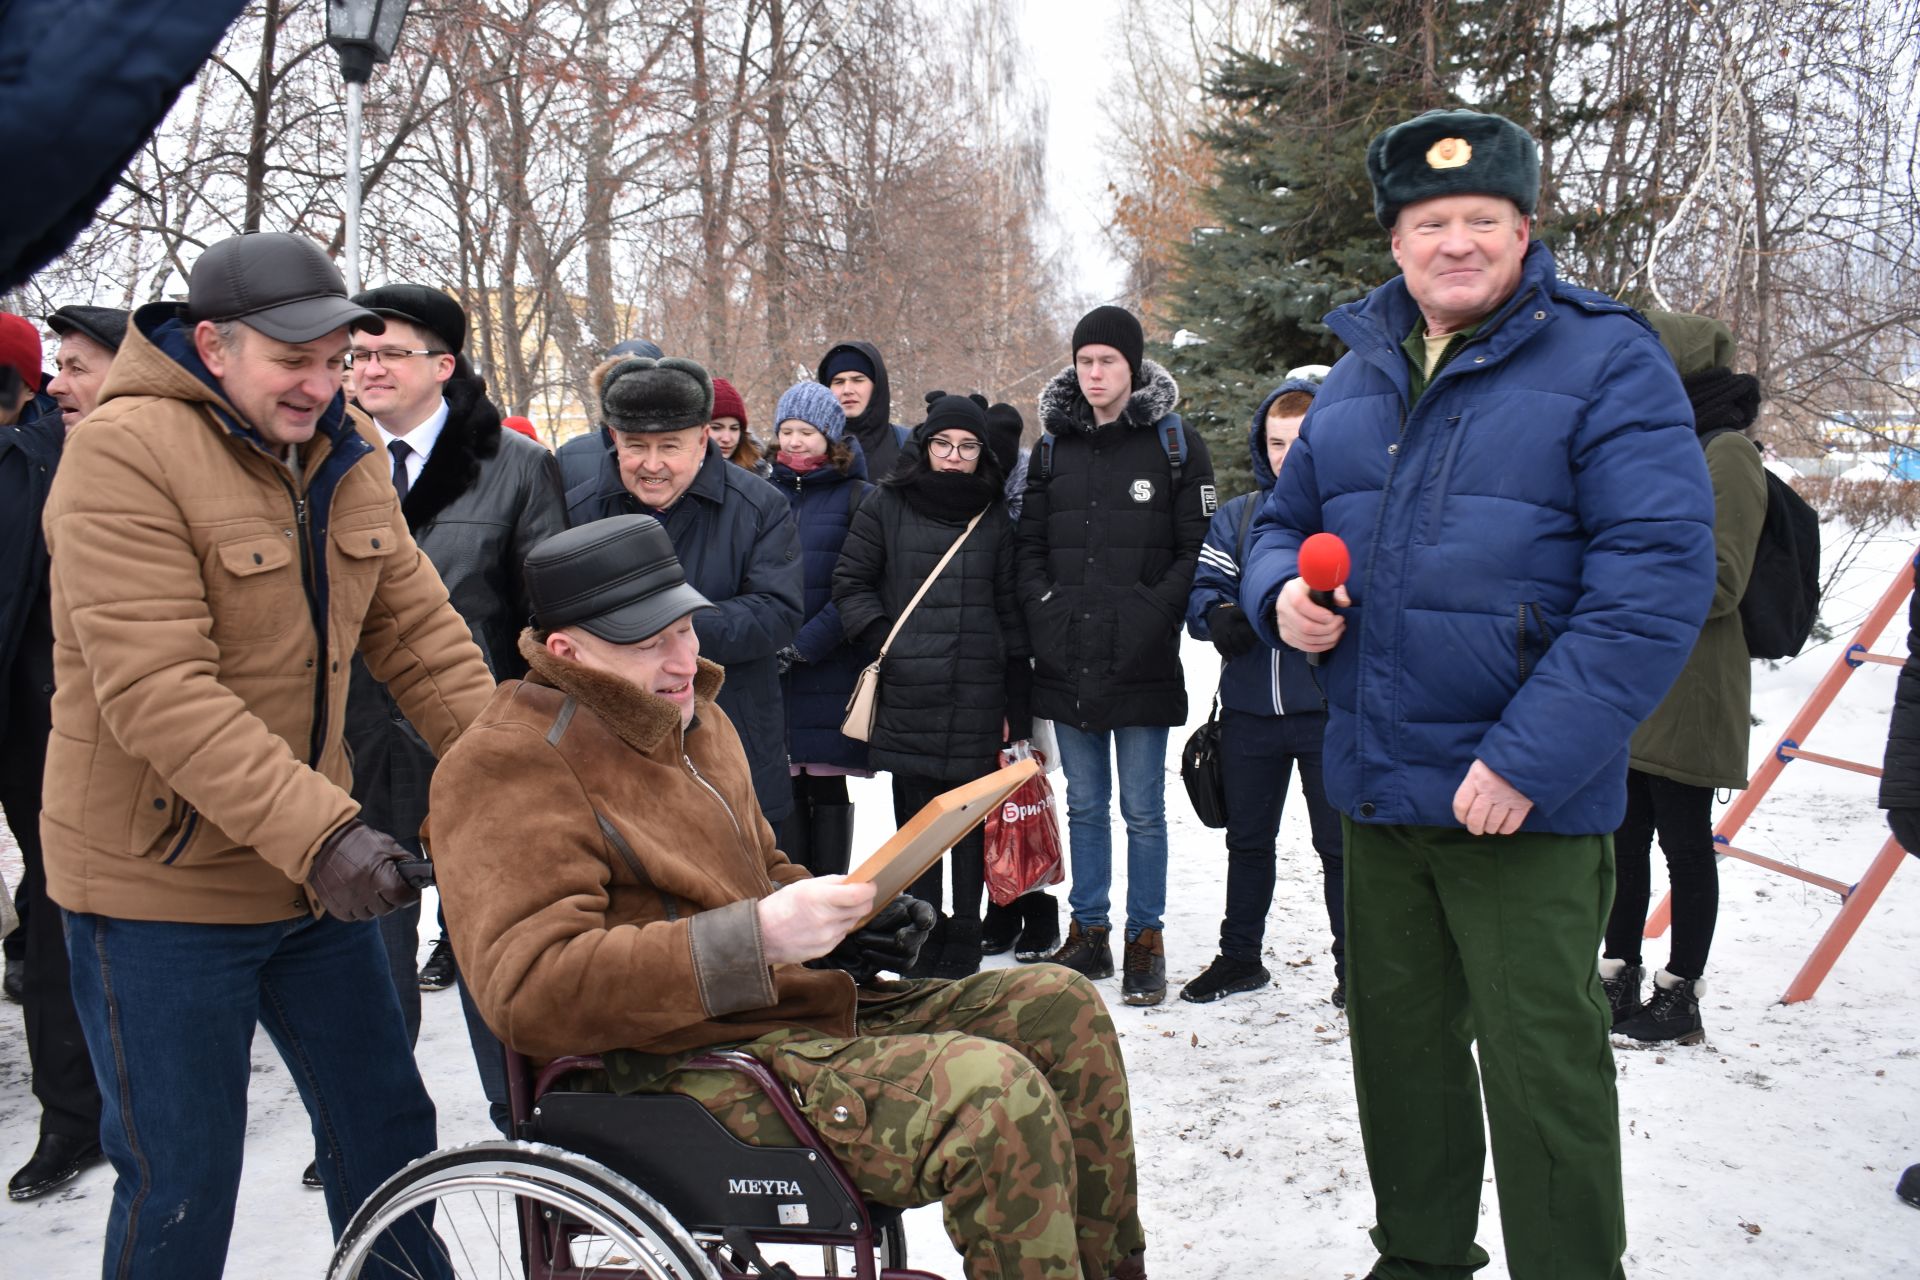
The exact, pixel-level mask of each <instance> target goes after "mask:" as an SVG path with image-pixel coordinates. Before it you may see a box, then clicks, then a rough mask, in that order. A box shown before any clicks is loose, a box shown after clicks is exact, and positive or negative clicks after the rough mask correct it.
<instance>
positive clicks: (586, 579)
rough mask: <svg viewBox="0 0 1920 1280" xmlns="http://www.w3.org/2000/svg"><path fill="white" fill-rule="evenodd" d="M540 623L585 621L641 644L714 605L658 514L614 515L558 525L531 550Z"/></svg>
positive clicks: (607, 635) (604, 635)
mask: <svg viewBox="0 0 1920 1280" xmlns="http://www.w3.org/2000/svg"><path fill="white" fill-rule="evenodd" d="M523 573H524V576H525V578H526V583H527V602H528V604H529V605H530V606H531V607H532V610H533V625H534V626H535V627H536V628H538V629H540V630H542V631H552V630H554V629H556V628H558V627H579V628H580V629H581V630H582V631H585V632H588V633H589V634H591V635H596V636H598V637H600V639H602V640H605V641H607V642H608V643H609V644H638V643H639V642H640V641H642V640H645V639H646V638H647V637H648V636H652V635H658V634H659V633H660V632H662V631H664V630H666V629H667V628H668V627H669V626H671V625H673V624H674V623H675V622H678V621H679V620H680V619H682V618H684V617H686V616H687V615H688V614H689V613H692V612H693V611H694V610H695V609H711V608H713V605H712V603H711V602H709V601H708V599H707V598H706V597H705V596H703V595H701V594H700V593H699V592H698V591H697V590H695V589H694V588H693V587H692V586H690V585H689V584H688V582H687V575H686V571H685V570H684V569H682V568H681V566H680V558H679V557H678V556H677V555H675V554H674V550H673V540H672V539H671V538H669V537H668V536H667V531H666V530H665V529H664V528H662V527H661V525H660V522H659V521H658V520H655V519H654V518H653V517H652V516H641V515H632V516H608V517H607V518H606V519H604V520H595V521H593V522H591V523H589V524H583V525H581V526H579V527H578V528H574V529H568V530H566V531H565V532H564V533H556V534H554V535H553V536H552V537H550V538H547V539H545V540H544V541H542V542H541V543H540V544H539V545H537V546H535V547H534V549H533V550H531V551H529V552H528V553H527V559H526V564H525V565H524V566H523Z"/></svg>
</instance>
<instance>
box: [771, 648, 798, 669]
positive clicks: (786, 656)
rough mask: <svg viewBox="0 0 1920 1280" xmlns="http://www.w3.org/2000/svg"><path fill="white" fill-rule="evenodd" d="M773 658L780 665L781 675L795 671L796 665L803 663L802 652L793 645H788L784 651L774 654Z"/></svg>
mask: <svg viewBox="0 0 1920 1280" xmlns="http://www.w3.org/2000/svg"><path fill="white" fill-rule="evenodd" d="M773 656H774V658H775V659H776V660H777V661H778V662H779V663H780V674H781V675H785V674H787V672H789V671H791V670H792V669H793V664H794V663H796V662H799V661H801V658H800V651H799V650H798V649H796V648H794V647H793V646H792V645H788V646H787V647H786V648H784V649H782V650H781V651H780V652H778V653H776V654H774V655H773Z"/></svg>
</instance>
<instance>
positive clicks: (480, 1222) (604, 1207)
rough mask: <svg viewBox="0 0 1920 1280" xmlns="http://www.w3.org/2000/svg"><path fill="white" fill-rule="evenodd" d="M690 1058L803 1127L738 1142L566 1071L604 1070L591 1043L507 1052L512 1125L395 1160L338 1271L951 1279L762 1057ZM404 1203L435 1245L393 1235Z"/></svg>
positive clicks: (568, 1277) (704, 1119) (333, 1276)
mask: <svg viewBox="0 0 1920 1280" xmlns="http://www.w3.org/2000/svg"><path fill="white" fill-rule="evenodd" d="M687 1065H688V1066H690V1067H693V1068H701V1069H713V1070H725V1071H733V1072H737V1073H739V1074H740V1075H743V1076H745V1077H747V1078H748V1079H749V1080H751V1081H752V1082H753V1083H754V1085H755V1086H757V1087H758V1088H759V1089H760V1091H761V1092H762V1093H764V1094H765V1095H766V1097H767V1099H768V1100H769V1101H770V1102H771V1103H772V1105H773V1107H774V1109H775V1111H777V1112H778V1113H779V1115H780V1118H781V1119H782V1120H784V1121H785V1122H786V1124H787V1127H788V1128H789V1129H791V1130H792V1131H793V1133H794V1135H795V1136H796V1137H797V1138H798V1140H799V1145H797V1146H791V1147H757V1146H753V1145H752V1144H750V1143H746V1142H743V1141H741V1140H740V1139H739V1138H736V1137H734V1135H733V1134H731V1133H729V1132H728V1131H727V1130H726V1128H725V1127H724V1126H722V1125H721V1124H720V1122H719V1121H718V1120H715V1119H714V1118H713V1116H712V1115H711V1114H709V1113H708V1111H707V1110H706V1108H704V1107H702V1106H701V1105H700V1104H699V1103H698V1102H696V1101H694V1100H693V1099H692V1098H687V1097H683V1096H681V1095H678V1094H670V1093H669V1094H638V1095H626V1096H621V1095H617V1094H612V1093H595V1092H585V1091H576V1090H570V1089H567V1088H565V1087H564V1085H565V1082H566V1081H567V1079H568V1078H569V1077H571V1076H573V1075H575V1074H576V1073H579V1072H587V1071H598V1070H600V1069H601V1061H600V1059H599V1058H597V1057H570V1058H559V1059H556V1060H555V1061H553V1062H550V1063H548V1064H547V1065H546V1066H544V1067H542V1068H540V1069H539V1070H538V1071H537V1072H536V1071H534V1070H533V1069H532V1068H531V1064H529V1063H528V1061H527V1060H526V1059H525V1058H523V1057H522V1056H521V1055H519V1054H516V1053H511V1052H509V1053H508V1054H507V1080H508V1087H509V1094H510V1110H511V1115H512V1120H513V1133H514V1135H515V1139H514V1140H512V1141H494V1142H477V1143H473V1144H471V1145H468V1146H462V1147H449V1148H446V1149H444V1150H440V1151H435V1152H433V1153H432V1154H430V1155H427V1156H423V1157H421V1158H420V1159H419V1160H416V1161H414V1162H413V1163H412V1164H410V1165H408V1166H407V1167H406V1168H404V1169H402V1170H400V1172H398V1173H396V1174H394V1175H393V1177H391V1178H389V1179H388V1180H387V1181H386V1182H385V1183H384V1184H382V1185H381V1186H380V1188H379V1189H378V1190H377V1191H375V1192H374V1193H373V1195H371V1196H370V1197H368V1199H367V1202H366V1203H365V1204H363V1205H361V1206H360V1208H359V1210H358V1211H356V1212H355V1214H354V1216H353V1219H352V1221H351V1222H349V1223H348V1224H347V1229H346V1230H345V1231H344V1232H343V1233H342V1234H341V1236H340V1242H339V1244H338V1246H337V1247H336V1248H335V1250H334V1255H333V1262H332V1265H331V1267H330V1268H329V1270H328V1272H327V1275H328V1277H329V1280H355V1278H357V1277H362V1276H364V1277H369V1278H371V1277H380V1278H382V1280H386V1278H387V1277H408V1278H412V1280H438V1278H439V1277H443V1276H447V1275H449V1274H450V1275H452V1276H456V1277H468V1276H475V1277H477V1276H482V1275H484V1276H520V1277H524V1280H589V1278H592V1280H599V1278H601V1277H605V1278H608V1280H612V1278H614V1277H621V1278H632V1280H746V1278H747V1277H752V1276H763V1277H767V1280H831V1278H833V1277H840V1276H848V1277H852V1278H853V1280H940V1278H939V1277H938V1276H934V1275H932V1274H930V1273H928V1272H924V1271H911V1270H908V1269H907V1268H906V1233H905V1230H904V1228H903V1226H902V1224H901V1221H900V1211H899V1210H898V1209H892V1208H887V1207H885V1206H880V1205H874V1204H869V1203H867V1202H865V1201H863V1200H862V1199H861V1197H860V1194H859V1192H858V1191H856V1190H855V1189H854V1186H853V1183H852V1181H851V1180H850V1179H849V1178H848V1177H847V1175H846V1173H845V1171H844V1170H842V1169H841V1168H840V1166H839V1164H838V1162H837V1161H835V1160H834V1158H833V1156H832V1155H831V1154H830V1153H829V1152H828V1150H827V1148H826V1145H825V1144H824V1143H823V1142H822V1141H821V1139H820V1136H819V1135H818V1134H817V1133H816V1132H815V1131H814V1129H813V1127H812V1126H811V1125H810V1124H808V1123H807V1121H806V1119H805V1117H803V1116H802V1115H801V1114H800V1109H799V1107H798V1106H797V1105H796V1104H795V1102H794V1100H793V1098H792V1096H791V1094H790V1093H789V1092H788V1089H787V1086H786V1085H785V1084H784V1083H782V1082H781V1081H780V1080H779V1079H778V1078H777V1077H776V1076H775V1075H774V1074H773V1073H772V1072H771V1071H769V1070H768V1069H767V1068H766V1066H765V1065H764V1064H762V1063H761V1062H760V1061H759V1060H758V1059H757V1058H754V1057H753V1056H751V1055H750V1054H746V1053H743V1052H740V1051H739V1050H721V1051H715V1052H710V1053H706V1054H703V1055H701V1056H700V1057H698V1058H695V1059H694V1060H692V1061H691V1062H689V1063H688V1064H687ZM409 1215H421V1217H422V1219H423V1220H424V1221H425V1222H426V1224H427V1225H429V1226H431V1228H432V1232H433V1234H432V1237H431V1238H432V1239H433V1240H434V1241H435V1243H436V1244H437V1245H438V1246H439V1248H440V1250H441V1252H440V1255H439V1256H438V1257H436V1258H431V1259H415V1258H411V1257H407V1256H404V1251H403V1250H399V1251H397V1250H396V1249H395V1248H394V1247H393V1246H394V1243H395V1242H394V1241H393V1240H392V1238H391V1237H388V1236H387V1235H386V1232H387V1231H388V1230H389V1229H390V1228H392V1227H394V1226H395V1225H397V1224H403V1223H406V1222H407V1220H408V1218H409ZM794 1245H799V1246H810V1247H813V1248H817V1249H818V1250H819V1251H820V1257H821V1267H822V1270H821V1271H819V1272H815V1273H812V1274H810V1275H802V1274H801V1273H800V1272H798V1271H796V1270H794V1268H793V1266H792V1265H791V1264H790V1263H787V1262H769V1261H768V1260H767V1258H766V1255H765V1254H764V1253H763V1252H762V1249H763V1248H764V1247H768V1246H794ZM397 1252H398V1253H399V1254H401V1256H396V1253H397ZM802 1256H803V1257H804V1256H809V1255H808V1254H804V1253H803V1255H802ZM843 1262H844V1263H845V1264H846V1265H847V1267H848V1269H846V1270H842V1265H843Z"/></svg>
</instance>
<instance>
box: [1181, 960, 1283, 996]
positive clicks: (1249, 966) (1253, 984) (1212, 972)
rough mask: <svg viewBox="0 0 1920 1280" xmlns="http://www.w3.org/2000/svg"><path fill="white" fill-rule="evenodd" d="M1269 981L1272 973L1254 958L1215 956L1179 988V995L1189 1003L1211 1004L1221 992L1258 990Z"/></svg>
mask: <svg viewBox="0 0 1920 1280" xmlns="http://www.w3.org/2000/svg"><path fill="white" fill-rule="evenodd" d="M1272 981H1273V975H1272V974H1271V973H1268V972H1267V968H1266V966H1265V965H1263V964H1261V963H1260V962H1259V961H1258V960H1234V959H1231V958H1229V957H1227V956H1215V957H1214V958H1213V963H1212V964H1210V965H1208V966H1207V970H1206V972H1205V973H1203V974H1201V975H1200V976H1199V977H1197V978H1195V979H1194V980H1193V981H1192V982H1189V983H1188V984H1187V985H1186V986H1184V987H1182V988H1180V998H1181V999H1182V1000H1185V1001H1187V1002H1189V1003H1191V1004H1212V1003H1213V1002H1214V1001H1215V1000H1218V999H1220V998H1221V997H1222V996H1231V995H1238V994H1239V993H1240V992H1242V991H1258V990H1259V989H1260V988H1262V987H1264V986H1267V985H1268V984H1269V983H1271V982H1272Z"/></svg>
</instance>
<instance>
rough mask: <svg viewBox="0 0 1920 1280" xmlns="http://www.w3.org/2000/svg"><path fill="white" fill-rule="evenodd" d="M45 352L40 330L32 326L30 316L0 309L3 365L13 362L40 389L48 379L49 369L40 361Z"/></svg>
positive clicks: (0, 340) (31, 383) (15, 367)
mask: <svg viewBox="0 0 1920 1280" xmlns="http://www.w3.org/2000/svg"><path fill="white" fill-rule="evenodd" d="M44 356H45V350H44V348H42V347H41V345H40V331H39V330H38V329H36V328H34V327H33V322H32V321H31V320H26V319H23V318H22V317H20V316H15V315H7V314H5V313H0V365H12V366H13V368H14V369H16V370H17V371H18V372H19V374H20V381H22V382H24V383H26V384H27V385H28V386H29V387H32V388H33V390H34V391H36V392H38V391H41V390H42V389H44V388H45V386H46V382H47V374H46V370H45V368H44V367H42V364H41V361H42V359H43V358H44Z"/></svg>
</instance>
